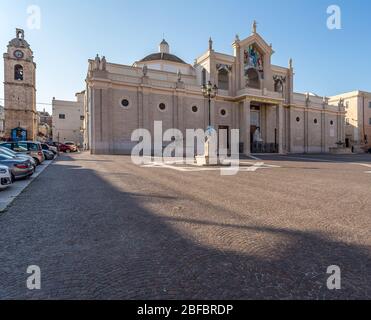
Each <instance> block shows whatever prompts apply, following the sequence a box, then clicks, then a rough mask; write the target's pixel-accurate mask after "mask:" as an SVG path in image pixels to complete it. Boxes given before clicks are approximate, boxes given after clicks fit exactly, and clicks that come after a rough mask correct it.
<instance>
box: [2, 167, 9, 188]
mask: <svg viewBox="0 0 371 320" xmlns="http://www.w3.org/2000/svg"><path fill="white" fill-rule="evenodd" d="M11 184H12V176H11V174H10V171H9V169H8V167H5V166H0V190H3V189H6V188H8V187H9V186H10V185H11Z"/></svg>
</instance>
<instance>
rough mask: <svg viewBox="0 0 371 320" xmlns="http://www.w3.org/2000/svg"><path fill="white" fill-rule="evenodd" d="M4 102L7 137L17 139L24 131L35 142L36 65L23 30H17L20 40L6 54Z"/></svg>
mask: <svg viewBox="0 0 371 320" xmlns="http://www.w3.org/2000/svg"><path fill="white" fill-rule="evenodd" d="M4 99H5V103H4V106H5V137H6V138H10V139H17V137H16V134H15V132H17V130H15V129H19V128H22V129H24V130H25V131H26V132H27V139H28V140H35V139H36V135H37V113H36V64H35V63H34V57H33V52H32V50H31V48H30V45H29V44H28V43H27V41H26V40H25V39H24V31H23V30H22V29H16V37H15V38H14V39H13V40H11V41H10V42H9V44H8V50H7V52H6V53H4ZM18 131H19V130H18Z"/></svg>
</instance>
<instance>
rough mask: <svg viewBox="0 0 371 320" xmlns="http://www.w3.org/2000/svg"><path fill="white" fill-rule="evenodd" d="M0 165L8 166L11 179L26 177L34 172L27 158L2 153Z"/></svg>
mask: <svg viewBox="0 0 371 320" xmlns="http://www.w3.org/2000/svg"><path fill="white" fill-rule="evenodd" d="M0 165H3V166H7V167H8V168H9V170H10V173H11V176H12V180H13V181H14V180H17V179H23V178H28V177H30V176H32V175H33V173H34V168H33V166H32V164H31V162H30V161H29V160H21V159H17V158H15V157H10V156H6V155H3V154H2V155H0Z"/></svg>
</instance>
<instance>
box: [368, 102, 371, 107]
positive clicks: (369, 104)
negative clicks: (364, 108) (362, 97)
mask: <svg viewBox="0 0 371 320" xmlns="http://www.w3.org/2000/svg"><path fill="white" fill-rule="evenodd" d="M368 107H369V108H370V109H371V101H370V102H369V103H368Z"/></svg>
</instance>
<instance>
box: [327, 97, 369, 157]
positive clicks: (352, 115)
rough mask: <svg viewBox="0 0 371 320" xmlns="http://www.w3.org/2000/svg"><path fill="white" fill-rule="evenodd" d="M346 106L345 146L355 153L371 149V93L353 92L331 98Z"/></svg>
mask: <svg viewBox="0 0 371 320" xmlns="http://www.w3.org/2000/svg"><path fill="white" fill-rule="evenodd" d="M339 102H341V103H342V104H344V105H345V111H346V116H345V117H346V118H345V144H346V146H347V147H352V148H353V150H355V151H361V150H368V149H369V148H371V92H365V91H352V92H347V93H343V94H340V95H337V96H333V97H331V98H330V103H334V104H337V103H339Z"/></svg>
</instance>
